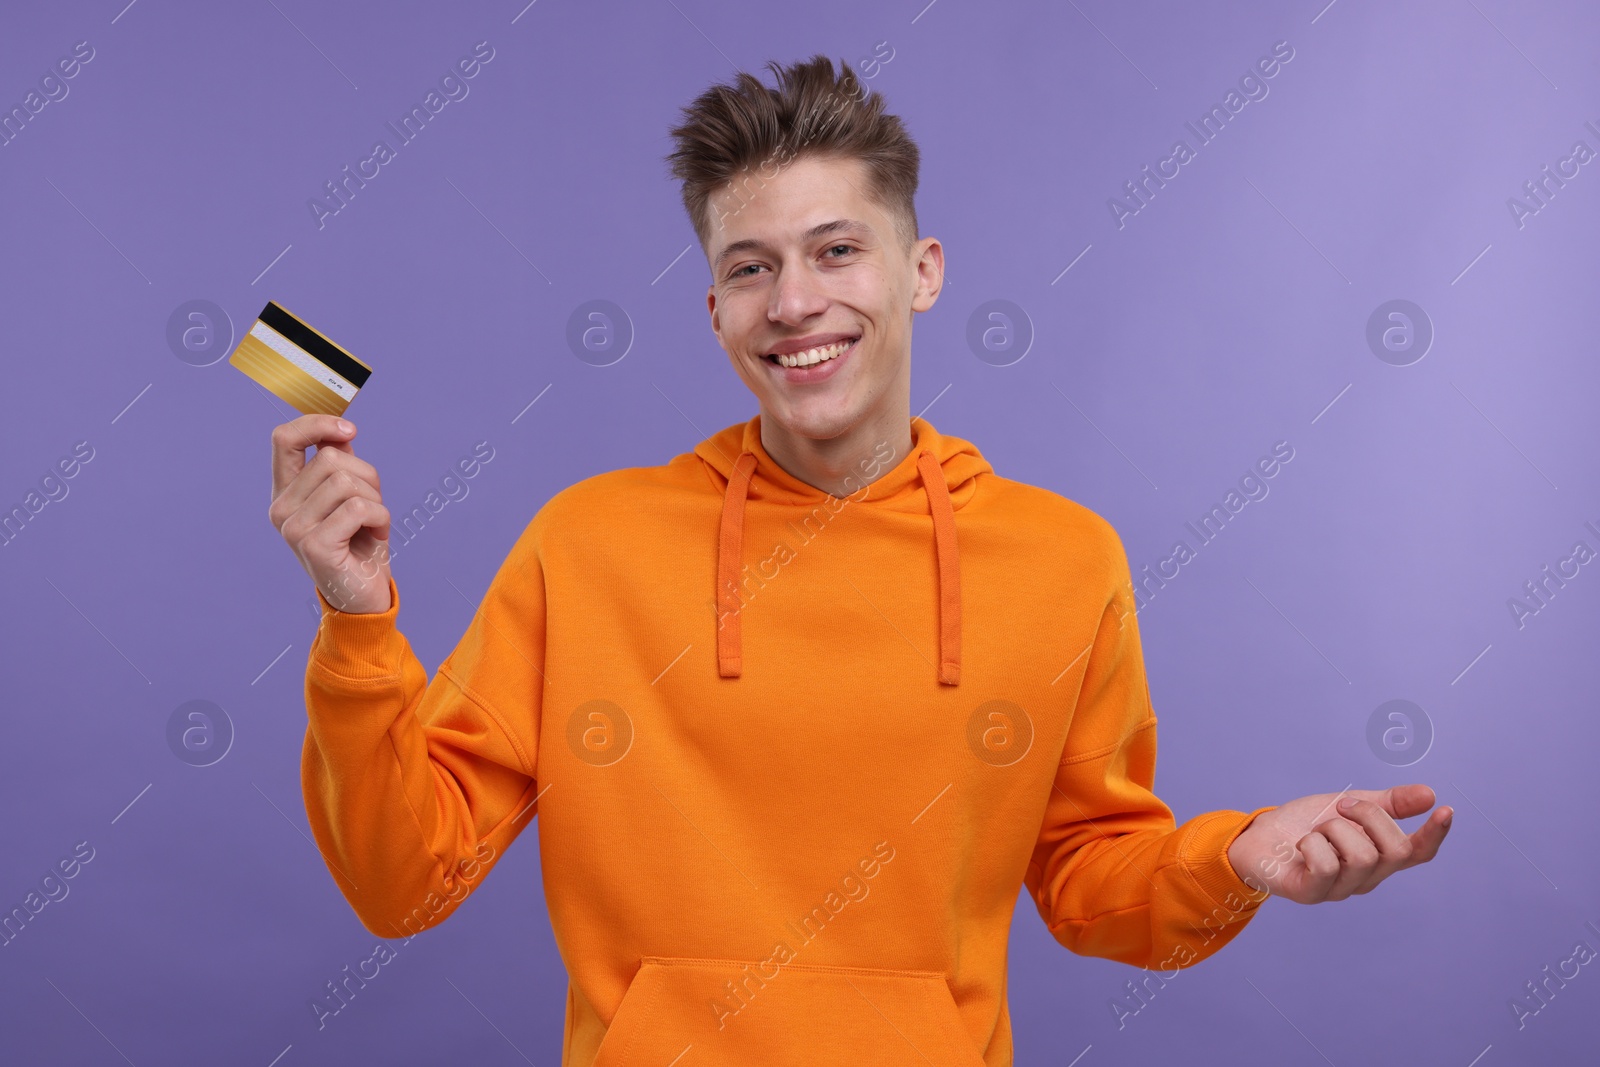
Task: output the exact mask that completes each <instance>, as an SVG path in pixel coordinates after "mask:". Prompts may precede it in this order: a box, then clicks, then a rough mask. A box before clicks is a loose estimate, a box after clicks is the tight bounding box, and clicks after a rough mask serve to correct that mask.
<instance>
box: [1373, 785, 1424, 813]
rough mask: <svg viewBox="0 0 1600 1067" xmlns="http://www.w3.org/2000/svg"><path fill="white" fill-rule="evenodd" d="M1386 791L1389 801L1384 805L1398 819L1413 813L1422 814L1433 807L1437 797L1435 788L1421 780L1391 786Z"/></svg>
mask: <svg viewBox="0 0 1600 1067" xmlns="http://www.w3.org/2000/svg"><path fill="white" fill-rule="evenodd" d="M1384 792H1385V793H1386V794H1388V803H1387V804H1384V805H1383V806H1384V807H1385V808H1386V809H1388V811H1389V813H1390V814H1391V815H1393V816H1394V817H1395V818H1396V819H1409V818H1411V817H1412V816H1413V815H1421V814H1422V813H1423V812H1425V811H1427V810H1428V809H1429V808H1431V807H1433V804H1434V801H1435V800H1436V799H1437V798H1436V797H1435V796H1434V795H1433V790H1432V789H1429V788H1428V787H1427V786H1425V785H1423V784H1421V783H1420V782H1418V783H1414V784H1411V785H1397V786H1391V787H1390V788H1388V789H1385V790H1384Z"/></svg>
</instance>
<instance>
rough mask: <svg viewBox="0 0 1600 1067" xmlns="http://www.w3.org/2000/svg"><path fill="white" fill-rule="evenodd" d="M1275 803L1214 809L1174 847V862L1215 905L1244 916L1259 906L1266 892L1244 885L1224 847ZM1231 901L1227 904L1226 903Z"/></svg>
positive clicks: (1231, 842) (1198, 821) (1265, 896)
mask: <svg viewBox="0 0 1600 1067" xmlns="http://www.w3.org/2000/svg"><path fill="white" fill-rule="evenodd" d="M1275 807H1277V805H1276V804H1271V805H1268V806H1267V807H1264V808H1257V809H1256V810H1255V811H1252V812H1248V813H1246V812H1242V811H1214V812H1212V813H1211V814H1209V815H1205V816H1201V817H1200V818H1199V819H1197V820H1196V821H1195V825H1194V827H1193V828H1191V829H1190V830H1189V832H1188V834H1186V835H1185V836H1184V839H1183V843H1182V844H1181V845H1180V846H1179V847H1178V861H1179V862H1180V863H1181V864H1182V865H1183V868H1184V870H1186V871H1188V872H1189V877H1190V878H1191V879H1192V880H1193V881H1194V883H1195V884H1196V885H1197V886H1199V887H1200V890H1201V892H1203V893H1205V895H1206V896H1207V897H1209V898H1211V901H1212V902H1213V903H1215V904H1216V905H1218V906H1219V907H1223V908H1227V909H1228V910H1229V911H1232V912H1234V913H1235V914H1239V915H1245V914H1249V913H1251V912H1253V911H1254V910H1255V909H1256V908H1258V907H1260V906H1261V903H1262V902H1263V901H1265V900H1266V899H1267V897H1268V896H1270V895H1271V894H1270V893H1267V892H1264V891H1262V890H1259V889H1254V888H1252V887H1251V886H1250V885H1248V884H1247V883H1246V882H1245V880H1244V879H1243V878H1241V877H1240V876H1239V872H1238V871H1236V870H1234V869H1233V864H1232V863H1231V862H1229V860H1228V846H1230V845H1232V844H1233V842H1234V839H1235V838H1237V837H1238V836H1239V835H1240V834H1241V833H1243V832H1244V830H1245V828H1246V827H1248V826H1249V825H1250V823H1251V821H1252V820H1253V819H1254V818H1255V817H1256V816H1257V815H1260V814H1262V813H1263V812H1267V811H1271V810H1272V809H1273V808H1275ZM1230 901H1231V903H1230Z"/></svg>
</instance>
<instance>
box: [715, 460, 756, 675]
mask: <svg viewBox="0 0 1600 1067" xmlns="http://www.w3.org/2000/svg"><path fill="white" fill-rule="evenodd" d="M755 469H756V454H755V453H754V452H741V453H739V458H738V459H737V460H735V461H734V464H733V474H732V476H731V477H729V479H728V486H727V488H726V489H725V490H723V493H722V530H721V531H720V532H719V533H718V535H717V673H718V674H719V675H721V676H722V677H724V678H737V677H739V672H740V671H741V669H742V668H743V666H744V660H743V654H742V651H741V650H742V647H743V646H742V644H741V642H740V640H739V570H740V567H741V566H742V565H743V562H744V498H745V495H746V494H747V493H749V492H750V475H751V473H752V472H753V471H754V470H755Z"/></svg>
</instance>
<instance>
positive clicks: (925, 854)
mask: <svg viewBox="0 0 1600 1067" xmlns="http://www.w3.org/2000/svg"><path fill="white" fill-rule="evenodd" d="M760 423H761V418H760V416H759V415H757V416H755V417H754V418H752V419H750V420H749V421H748V422H746V423H742V424H735V425H733V426H729V427H727V428H726V429H723V430H722V431H720V432H719V433H717V434H715V435H713V436H712V437H710V438H708V439H706V440H705V441H702V442H701V443H700V444H699V445H697V446H696V447H695V449H694V451H693V452H692V453H684V454H682V455H679V456H677V457H675V458H674V459H673V460H672V461H671V462H670V463H667V464H665V465H662V466H656V467H633V468H627V469H623V470H617V471H612V472H609V473H605V474H600V475H597V476H595V477H592V478H587V479H585V480H583V481H581V482H578V483H577V484H575V485H573V486H570V487H569V488H566V489H564V490H562V491H560V492H558V493H556V494H555V495H554V496H553V497H552V498H551V499H550V500H549V502H548V503H546V504H545V505H544V506H543V507H542V508H540V509H539V511H538V513H537V514H536V515H534V517H533V518H532V520H531V521H530V522H529V523H528V525H527V527H526V528H525V529H524V530H523V532H522V534H521V536H520V537H519V538H518V539H517V542H516V544H515V545H514V546H513V547H512V549H511V552H510V554H509V555H508V556H507V558H506V560H505V562H504V563H503V564H502V565H501V567H500V569H499V571H498V572H497V573H496V574H495V576H494V578H493V579H492V580H491V582H490V585H489V588H488V591H487V592H486V593H485V595H484V598H483V603H482V606H481V607H480V609H479V610H478V612H477V613H476V615H475V616H474V617H473V620H472V623H471V624H470V625H469V627H468V628H467V632H466V633H465V635H464V636H463V637H462V638H461V641H460V642H459V644H457V646H456V647H455V650H454V651H453V652H451V654H450V655H449V657H447V658H446V659H445V660H444V662H443V663H441V664H440V665H439V669H438V671H437V672H436V674H435V676H434V678H433V679H432V681H431V683H430V681H429V679H428V676H427V672H426V670H425V669H424V667H423V665H422V664H421V663H420V662H419V661H418V659H417V657H416V655H415V654H414V653H413V652H412V650H411V648H410V646H409V644H408V643H407V641H406V639H405V636H404V635H403V634H402V633H401V632H400V631H399V630H398V629H397V628H396V616H397V614H398V612H399V608H400V595H399V590H398V588H396V587H395V586H394V585H393V583H392V582H391V586H390V596H391V597H392V602H391V604H390V607H389V610H388V611H386V612H383V613H381V614H366V615H362V614H346V613H343V612H339V611H337V610H335V609H334V608H333V606H332V605H331V604H329V603H328V602H327V601H326V600H323V601H322V611H323V618H322V623H321V626H320V628H319V629H318V632H317V637H316V639H315V641H314V642H313V644H312V646H311V652H310V656H309V662H308V664H307V670H306V706H307V711H308V714H309V719H310V724H309V728H308V729H307V732H306V739H305V749H304V759H303V763H302V785H303V788H304V793H305V801H306V808H307V812H308V814H309V817H310V822H311V826H312V828H313V830H314V831H315V834H316V839H317V843H318V845H319V846H320V847H321V849H322V851H323V855H324V857H325V859H326V860H327V862H328V865H329V869H330V872H331V873H332V874H333V876H334V879H335V881H336V882H337V884H338V885H339V887H340V889H341V891H343V892H344V894H345V896H346V898H347V899H348V900H349V901H350V904H351V905H352V907H354V909H355V911H356V914H357V915H358V916H359V917H360V919H361V921H362V923H363V924H364V925H365V926H366V928H367V929H368V930H370V931H372V932H373V933H375V934H378V935H380V936H383V937H400V936H404V935H406V934H408V933H413V932H415V931H417V930H420V929H423V928H425V927H428V926H431V925H434V924H436V923H438V922H440V921H442V920H443V919H444V918H446V917H447V916H448V915H450V914H451V913H452V912H453V911H454V909H455V908H456V907H457V906H458V905H459V903H460V901H461V900H463V899H465V897H466V895H467V894H468V893H469V892H470V891H471V889H472V888H473V887H474V886H475V885H476V884H480V883H481V879H482V878H483V877H484V876H485V875H486V872H487V870H488V869H489V868H488V866H487V865H488V864H492V861H493V858H494V857H495V856H498V855H499V853H500V852H502V851H504V849H505V848H506V847H507V846H509V845H510V844H511V842H512V841H513V840H514V839H515V838H516V837H517V835H518V834H519V833H521V832H522V830H523V829H524V828H525V827H527V826H528V825H530V824H531V822H532V821H533V820H534V817H535V814H537V819H538V826H539V845H540V860H541V863H542V867H543V876H544V889H545V899H546V902H547V904H548V906H549V909H550V919H551V925H552V928H553V930H554V933H555V938H556V942H557V945H558V946H559V948H560V951H561V955H562V959H563V960H564V961H565V963H566V967H567V971H568V975H569V982H568V992H567V1010H566V1029H565V1034H564V1036H563V1041H562V1064H563V1067H589V1065H591V1064H593V1065H596V1067H622V1065H629V1067H631V1065H648V1067H667V1065H668V1064H674V1065H675V1067H695V1065H697V1064H750V1063H761V1064H764V1065H784V1064H802V1063H803V1064H807V1065H816V1064H835V1063H838V1064H844V1063H850V1064H859V1063H875V1064H891V1065H898V1064H906V1065H911V1064H916V1065H918V1067H927V1065H934V1067H947V1065H948V1067H955V1065H962V1067H978V1065H980V1064H985V1065H988V1067H1001V1065H1008V1064H1010V1063H1011V1062H1012V1045H1011V1025H1010V1016H1009V1014H1008V1012H1007V1008H1006V945H1007V939H1008V935H1009V932H1010V924H1011V917H1012V911H1013V908H1014V907H1015V904H1016V901H1017V896H1018V892H1019V889H1020V888H1021V887H1022V886H1023V885H1026V886H1027V888H1028V891H1029V893H1030V895H1031V896H1032V898H1033V900H1034V902H1035V904H1036V906H1037V908H1038V911H1039V914H1040V915H1041V916H1042V918H1043V919H1044V921H1045V923H1046V925H1047V926H1048V928H1049V930H1050V932H1051V934H1053V935H1054V936H1055V938H1056V940H1057V941H1059V942H1060V943H1061V944H1062V945H1064V946H1065V947H1066V948H1068V949H1070V950H1072V951H1073V952H1077V953H1082V954H1085V955H1093V956H1103V957H1108V958H1110V959H1115V960H1121V961H1123V962H1125V963H1129V964H1133V965H1135V966H1142V967H1149V968H1153V969H1160V970H1163V971H1167V972H1171V971H1173V970H1174V969H1175V968H1178V967H1182V966H1187V965H1189V964H1192V963H1195V962H1197V961H1198V960H1200V959H1203V958H1205V957H1206V956H1208V955H1210V954H1211V953H1213V952H1215V951H1216V950H1217V949H1218V948H1220V947H1221V946H1222V945H1224V944H1226V943H1227V942H1228V941H1229V940H1231V939H1232V938H1233V937H1234V936H1235V935H1236V934H1237V933H1238V932H1239V931H1240V930H1241V929H1242V928H1243V927H1244V925H1245V923H1247V922H1248V921H1249V920H1250V919H1251V918H1252V917H1253V916H1254V915H1255V913H1256V909H1257V907H1258V906H1259V904H1260V901H1261V899H1263V897H1262V896H1261V895H1259V894H1255V893H1252V892H1251V890H1250V889H1249V888H1248V887H1247V886H1246V885H1245V884H1244V882H1243V881H1242V880H1241V879H1240V877H1239V876H1238V874H1236V873H1235V872H1234V870H1233V868H1232V866H1231V865H1230V864H1229V862H1228V859H1227V855H1226V852H1227V847H1228V844H1229V843H1230V842H1231V841H1232V840H1233V838H1234V837H1235V836H1237V834H1238V833H1239V832H1240V831H1241V830H1242V829H1243V828H1244V827H1245V825H1247V824H1248V822H1249V820H1250V819H1251V818H1252V817H1254V816H1255V815H1257V814H1259V813H1260V812H1262V811H1267V810H1270V809H1268V808H1260V809H1257V810H1256V811H1253V812H1249V813H1245V812H1238V811H1217V812H1210V813H1208V814H1204V815H1198V816H1196V817H1195V818H1193V819H1190V820H1189V821H1188V822H1185V823H1184V824H1183V825H1181V826H1175V824H1174V819H1173V815H1172V812H1171V810H1170V809H1169V808H1168V807H1167V806H1166V805H1165V804H1164V803H1162V801H1161V800H1160V799H1159V798H1158V797H1157V796H1156V795H1155V794H1154V793H1153V792H1152V791H1151V787H1152V784H1153V781H1154V776H1155V757H1156V729H1155V727H1156V718H1155V715H1154V714H1153V713H1152V711H1151V707H1150V701H1149V690H1148V687H1147V685H1146V682H1145V674H1144V666H1143V661H1142V658H1141V653H1140V646H1139V632H1138V626H1137V624H1136V621H1135V617H1134V614H1133V589H1132V584H1131V582H1130V578H1129V573H1128V565H1127V559H1126V556H1125V555H1124V552H1123V548H1122V544H1121V542H1120V540H1119V539H1118V537H1117V535H1116V533H1115V531H1114V530H1113V529H1112V527H1111V526H1110V525H1109V524H1108V523H1107V522H1106V521H1105V520H1104V519H1102V518H1100V517H1099V516H1098V515H1097V514H1095V513H1094V512H1092V511H1090V510H1089V509H1087V508H1085V507H1083V506H1082V505H1080V504H1077V503H1074V502H1073V501H1071V500H1068V499H1066V498H1065V497H1062V496H1059V495H1057V494H1055V493H1052V492H1050V491H1048V490H1045V489H1041V488H1037V487H1035V486H1031V485H1026V484H1023V483H1020V482H1015V481H1011V480H1008V479H1006V478H1003V477H1000V476H999V475H997V474H995V473H994V471H993V468H992V467H990V465H989V463H988V462H987V461H986V460H984V458H983V456H982V455H981V454H980V453H979V452H978V450H977V449H976V448H975V447H974V446H973V445H972V444H970V443H969V442H967V441H964V440H961V439H960V438H957V437H948V436H944V435H942V434H940V433H939V432H938V431H937V430H935V429H934V428H933V426H932V425H931V424H930V423H928V422H927V421H926V420H924V419H921V418H914V419H912V421H911V428H912V432H913V434H914V438H915V443H914V445H913V447H912V450H911V452H910V454H908V455H900V456H897V455H895V454H894V448H893V446H892V445H891V444H890V443H889V442H883V443H882V444H880V445H879V447H878V450H877V451H876V452H875V453H874V455H873V457H872V458H871V459H869V460H866V461H864V462H863V465H862V475H863V477H862V478H861V479H860V481H868V484H866V486H865V488H863V489H862V490H860V491H859V492H854V493H852V494H850V495H849V496H846V497H831V496H829V495H827V494H825V493H823V492H822V491H820V490H818V489H815V488H813V487H811V486H809V485H807V484H805V483H804V482H801V481H800V480H799V479H797V478H795V477H794V476H793V475H790V474H788V473H787V472H785V471H784V470H782V469H781V468H780V467H778V465H777V464H776V463H774V462H773V460H772V458H771V457H770V456H769V455H768V454H767V453H766V451H765V450H764V449H763V448H762V446H761V436H760ZM869 480H870V481H869ZM319 596H320V593H319Z"/></svg>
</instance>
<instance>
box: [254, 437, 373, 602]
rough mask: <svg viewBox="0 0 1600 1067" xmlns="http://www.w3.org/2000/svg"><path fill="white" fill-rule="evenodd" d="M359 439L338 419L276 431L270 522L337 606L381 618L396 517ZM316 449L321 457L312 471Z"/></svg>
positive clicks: (314, 464)
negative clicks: (360, 455) (361, 454)
mask: <svg viewBox="0 0 1600 1067" xmlns="http://www.w3.org/2000/svg"><path fill="white" fill-rule="evenodd" d="M340 423H344V425H346V426H349V427H350V429H349V430H342V429H340ZM354 436H355V426H354V424H352V423H349V422H347V421H345V420H343V419H340V418H337V417H336V416H333V415H320V414H312V415H301V416H300V417H299V418H297V419H293V420H291V421H289V422H285V423H281V424H279V425H277V426H274V427H273V428H272V504H271V506H270V507H268V508H267V517H268V518H269V519H271V520H272V525H273V526H275V527H276V528H277V530H278V532H279V533H281V534H282V535H283V539H284V540H285V541H287V542H288V543H289V547H290V548H292V549H293V550H294V554H295V556H296V558H298V559H299V560H300V565H301V566H302V567H304V568H305V569H306V573H307V574H309V575H311V580H312V581H314V582H316V583H317V588H318V589H320V590H321V591H322V595H323V596H325V597H327V599H328V602H329V603H330V604H332V605H333V606H334V607H336V608H338V609H339V610H340V611H346V612H350V613H351V614H357V615H363V614H380V613H382V612H385V611H388V610H389V604H390V601H389V509H388V508H386V507H384V506H383V497H382V495H381V494H380V493H379V491H378V472H377V470H376V469H375V468H374V467H373V466H372V464H370V463H368V462H367V461H366V460H363V459H357V458H356V454H355V451H354V449H352V448H351V447H350V439H351V438H353V437H354ZM308 448H315V449H316V450H317V451H316V454H315V455H314V456H312V457H311V461H310V462H309V463H308V462H307V461H306V456H305V452H306V449H308Z"/></svg>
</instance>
